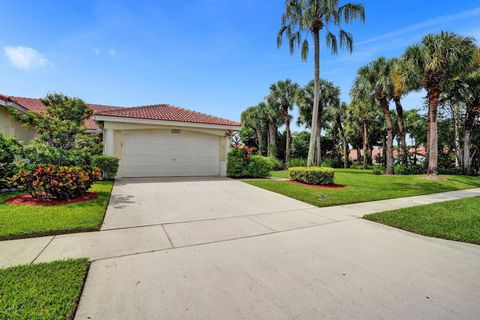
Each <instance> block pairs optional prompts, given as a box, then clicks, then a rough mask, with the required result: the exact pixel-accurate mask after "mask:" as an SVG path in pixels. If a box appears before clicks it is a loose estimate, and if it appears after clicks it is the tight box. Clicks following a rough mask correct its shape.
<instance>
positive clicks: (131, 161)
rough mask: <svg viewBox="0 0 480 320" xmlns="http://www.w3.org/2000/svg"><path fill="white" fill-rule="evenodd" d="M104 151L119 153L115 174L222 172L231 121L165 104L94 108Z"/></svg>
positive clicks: (237, 126)
mask: <svg viewBox="0 0 480 320" xmlns="http://www.w3.org/2000/svg"><path fill="white" fill-rule="evenodd" d="M94 120H95V121H96V122H98V123H99V124H100V125H101V127H103V140H104V148H105V154H107V155H114V156H116V157H118V158H120V168H119V170H118V173H117V177H165V176H225V175H226V158H227V153H228V151H229V142H228V137H227V136H226V133H227V132H228V131H229V130H233V131H235V130H240V128H241V124H240V123H238V122H235V121H230V120H226V119H222V118H219V117H215V116H211V115H207V114H204V113H199V112H195V111H191V110H187V109H184V108H180V107H176V106H172V105H168V104H159V105H150V106H141V107H132V108H121V109H114V110H106V111H101V112H97V113H96V114H95V115H94Z"/></svg>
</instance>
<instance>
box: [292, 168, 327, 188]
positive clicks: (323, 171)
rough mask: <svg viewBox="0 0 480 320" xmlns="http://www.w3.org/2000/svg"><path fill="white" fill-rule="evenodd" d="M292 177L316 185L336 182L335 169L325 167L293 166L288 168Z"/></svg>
mask: <svg viewBox="0 0 480 320" xmlns="http://www.w3.org/2000/svg"><path fill="white" fill-rule="evenodd" d="M288 173H289V175H290V179H292V180H294V181H298V182H302V183H307V184H314V185H328V184H333V183H334V178H335V170H334V169H332V168H323V167H293V168H289V169H288Z"/></svg>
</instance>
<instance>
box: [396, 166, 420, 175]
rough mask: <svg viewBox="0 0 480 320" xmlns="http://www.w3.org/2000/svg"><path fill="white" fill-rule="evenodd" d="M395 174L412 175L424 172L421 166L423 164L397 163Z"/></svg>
mask: <svg viewBox="0 0 480 320" xmlns="http://www.w3.org/2000/svg"><path fill="white" fill-rule="evenodd" d="M394 169H395V174H399V175H405V176H406V175H413V174H424V173H425V169H424V168H423V165H420V164H417V165H413V164H409V165H404V164H399V165H396V166H395V168H394Z"/></svg>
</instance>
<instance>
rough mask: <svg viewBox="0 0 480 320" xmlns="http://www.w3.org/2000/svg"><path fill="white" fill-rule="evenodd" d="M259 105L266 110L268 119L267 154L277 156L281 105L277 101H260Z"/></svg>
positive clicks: (271, 156)
mask: <svg viewBox="0 0 480 320" xmlns="http://www.w3.org/2000/svg"><path fill="white" fill-rule="evenodd" d="M258 106H259V107H260V108H262V109H264V110H265V115H266V119H267V127H268V131H267V155H268V156H269V157H270V158H275V159H276V158H277V129H278V126H279V125H280V122H281V109H280V105H279V104H277V103H275V101H267V103H265V102H260V103H259V104H258Z"/></svg>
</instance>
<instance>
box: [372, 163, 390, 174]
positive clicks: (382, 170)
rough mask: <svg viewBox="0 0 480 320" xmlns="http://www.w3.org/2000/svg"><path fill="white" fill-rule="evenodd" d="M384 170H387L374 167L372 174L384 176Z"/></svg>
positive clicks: (378, 166) (383, 167) (381, 167)
mask: <svg viewBox="0 0 480 320" xmlns="http://www.w3.org/2000/svg"><path fill="white" fill-rule="evenodd" d="M386 170H387V168H385V166H382V165H375V166H374V167H373V174H375V175H377V176H380V175H382V174H384V173H385V171H386Z"/></svg>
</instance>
